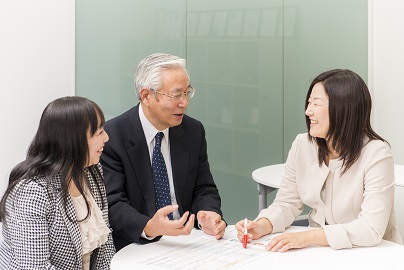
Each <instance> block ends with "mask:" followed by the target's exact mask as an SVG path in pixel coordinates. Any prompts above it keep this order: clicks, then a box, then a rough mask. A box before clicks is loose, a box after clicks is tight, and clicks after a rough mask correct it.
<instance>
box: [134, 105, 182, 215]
mask: <svg viewBox="0 0 404 270" xmlns="http://www.w3.org/2000/svg"><path fill="white" fill-rule="evenodd" d="M139 118H140V122H141V123H142V127H143V132H144V135H145V137H146V142H147V146H148V149H149V155H150V164H151V163H152V157H153V149H154V145H155V139H154V137H155V136H156V134H157V133H158V132H163V133H164V137H163V139H162V140H161V153H162V154H163V157H164V161H165V163H166V167H167V175H168V183H169V185H170V195H171V204H172V205H177V198H176V197H175V190H174V182H173V171H172V167H171V155H170V140H169V130H168V128H166V129H164V130H157V129H156V128H155V127H154V126H153V125H152V123H150V121H149V120H147V118H146V116H145V115H144V112H143V108H142V104H141V103H140V109H139ZM173 218H174V219H179V218H180V213H179V212H178V210H176V211H174V212H173Z"/></svg>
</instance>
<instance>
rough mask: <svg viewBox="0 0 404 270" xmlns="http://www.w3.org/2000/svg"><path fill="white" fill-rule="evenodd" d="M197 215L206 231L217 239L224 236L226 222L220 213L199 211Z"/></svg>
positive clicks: (203, 229)
mask: <svg viewBox="0 0 404 270" xmlns="http://www.w3.org/2000/svg"><path fill="white" fill-rule="evenodd" d="M196 216H197V219H198V223H199V225H200V226H201V229H202V231H203V232H204V233H206V234H209V235H213V236H215V237H216V239H220V238H222V237H223V235H224V231H225V229H226V222H224V221H223V220H222V217H221V216H220V215H219V214H218V213H215V212H212V211H199V212H198V214H197V215H196Z"/></svg>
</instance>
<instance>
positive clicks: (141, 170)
mask: <svg viewBox="0 0 404 270" xmlns="http://www.w3.org/2000/svg"><path fill="white" fill-rule="evenodd" d="M130 122H131V125H130V127H129V128H130V132H129V139H130V141H131V142H132V143H133V146H132V147H130V148H129V149H127V153H128V156H129V159H130V162H131V163H132V167H133V170H134V172H135V175H136V178H137V181H138V183H139V186H140V189H141V193H142V194H143V197H144V200H145V202H146V206H147V211H148V213H149V216H153V215H154V213H155V212H156V206H155V203H154V201H155V197H154V186H153V175H152V169H151V164H150V156H149V149H148V148H147V142H146V138H145V135H144V131H143V128H142V124H141V122H140V118H139V105H137V106H136V107H135V109H134V110H133V113H132V114H131V116H130Z"/></svg>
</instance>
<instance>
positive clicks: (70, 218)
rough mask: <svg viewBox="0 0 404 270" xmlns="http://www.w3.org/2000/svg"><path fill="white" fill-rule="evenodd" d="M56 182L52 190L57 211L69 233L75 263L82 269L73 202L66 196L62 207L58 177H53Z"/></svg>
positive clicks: (79, 238)
mask: <svg viewBox="0 0 404 270" xmlns="http://www.w3.org/2000/svg"><path fill="white" fill-rule="evenodd" d="M53 180H56V181H53V182H54V189H55V191H56V192H55V196H56V198H57V199H56V201H57V207H58V208H59V211H60V213H61V216H62V218H63V221H64V223H65V225H66V228H67V230H68V232H69V235H70V237H71V241H72V243H73V244H74V246H75V248H76V256H77V257H76V262H77V263H78V264H79V266H80V268H81V267H82V256H83V249H82V243H81V235H80V229H79V224H78V223H77V221H76V220H77V217H76V210H75V209H74V205H73V201H72V199H71V198H70V196H68V198H67V206H66V209H65V207H64V202H63V197H62V193H61V186H60V181H61V179H60V175H58V176H57V177H55V179H53Z"/></svg>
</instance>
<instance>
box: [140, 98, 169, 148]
mask: <svg viewBox="0 0 404 270" xmlns="http://www.w3.org/2000/svg"><path fill="white" fill-rule="evenodd" d="M139 118H140V123H141V124H142V127H143V132H144V135H145V137H146V142H147V144H148V145H150V144H151V142H152V141H153V140H154V136H156V134H157V132H163V133H164V138H163V140H166V142H168V134H169V132H168V128H166V129H164V130H158V129H157V128H155V127H154V126H153V124H152V123H150V121H149V120H148V119H147V118H146V116H145V115H144V112H143V107H142V103H140V106H139Z"/></svg>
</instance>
